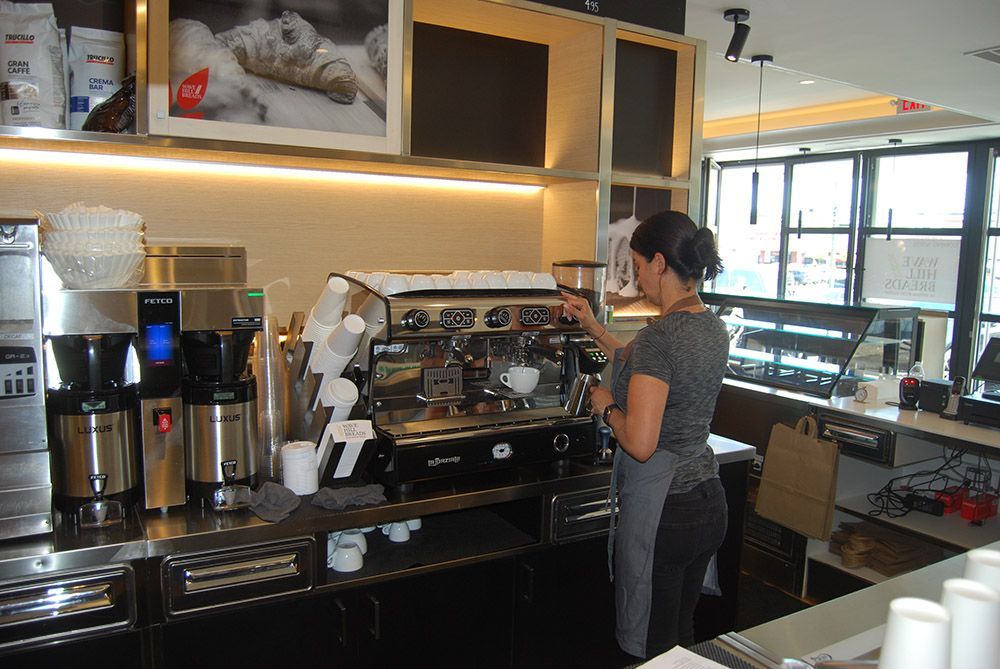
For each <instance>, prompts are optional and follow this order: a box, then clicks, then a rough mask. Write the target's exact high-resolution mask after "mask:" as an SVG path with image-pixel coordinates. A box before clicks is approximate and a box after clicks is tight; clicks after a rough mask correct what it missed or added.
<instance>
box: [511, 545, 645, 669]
mask: <svg viewBox="0 0 1000 669" xmlns="http://www.w3.org/2000/svg"><path fill="white" fill-rule="evenodd" d="M607 546H608V538H607V536H606V535H602V536H599V537H594V538H592V539H586V540H583V541H577V542H574V543H570V544H564V545H562V546H556V547H554V548H551V549H549V550H546V551H543V552H540V553H536V554H534V555H529V556H526V557H523V558H520V559H519V560H518V564H517V591H516V595H515V602H516V604H515V607H516V608H515V620H516V624H515V629H514V666H515V667H616V666H622V665H623V664H627V663H628V661H627V660H628V656H627V655H625V654H624V653H622V651H621V650H619V648H618V643H617V641H615V601H614V591H613V589H612V584H611V581H610V579H609V578H608V553H607ZM632 661H633V662H634V659H633V660H632Z"/></svg>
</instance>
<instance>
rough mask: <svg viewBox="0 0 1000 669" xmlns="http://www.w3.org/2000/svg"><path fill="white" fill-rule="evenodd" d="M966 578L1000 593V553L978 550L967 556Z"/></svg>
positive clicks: (986, 549) (984, 549)
mask: <svg viewBox="0 0 1000 669" xmlns="http://www.w3.org/2000/svg"><path fill="white" fill-rule="evenodd" d="M963 575H964V576H965V578H967V579H970V580H972V581H979V582H980V583H983V584H985V585H988V586H990V587H991V588H993V589H994V590H996V591H997V592H1000V551H995V550H990V549H988V548H976V549H973V550H971V551H969V552H968V553H966V554H965V572H964V574H963Z"/></svg>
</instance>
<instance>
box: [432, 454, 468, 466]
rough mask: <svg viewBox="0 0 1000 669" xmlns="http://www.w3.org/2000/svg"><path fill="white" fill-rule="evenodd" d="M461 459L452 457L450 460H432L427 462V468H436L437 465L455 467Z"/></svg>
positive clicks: (456, 456)
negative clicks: (451, 465)
mask: <svg viewBox="0 0 1000 669" xmlns="http://www.w3.org/2000/svg"><path fill="white" fill-rule="evenodd" d="M461 459H462V456H461V455H453V456H451V457H450V458H434V459H433V460H428V461H427V466H428V467H437V466H438V465H447V464H454V465H457V464H458V463H459V461H460V460H461Z"/></svg>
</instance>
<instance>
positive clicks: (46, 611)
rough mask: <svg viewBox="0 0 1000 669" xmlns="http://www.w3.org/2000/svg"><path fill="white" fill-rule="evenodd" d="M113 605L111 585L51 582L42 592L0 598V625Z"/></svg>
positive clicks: (48, 618)
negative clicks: (51, 584) (57, 583)
mask: <svg viewBox="0 0 1000 669" xmlns="http://www.w3.org/2000/svg"><path fill="white" fill-rule="evenodd" d="M113 606H114V602H113V601H112V600H111V585H110V584H108V583H100V584H98V585H72V586H69V587H60V586H56V585H54V586H53V587H50V588H47V589H46V590H45V592H44V593H39V594H34V595H27V596H22V597H13V598H11V599H7V600H4V601H0V626H5V625H16V624H19V623H27V622H32V621H34V620H41V619H46V620H51V619H52V618H54V617H56V616H66V615H72V614H74V613H84V612H86V611H94V610H97V609H107V608H111V607H113Z"/></svg>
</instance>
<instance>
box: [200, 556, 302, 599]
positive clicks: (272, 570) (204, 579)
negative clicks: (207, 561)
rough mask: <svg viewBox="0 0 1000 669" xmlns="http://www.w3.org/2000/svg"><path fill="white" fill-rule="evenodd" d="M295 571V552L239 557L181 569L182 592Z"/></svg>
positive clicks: (247, 581)
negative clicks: (264, 556)
mask: <svg viewBox="0 0 1000 669" xmlns="http://www.w3.org/2000/svg"><path fill="white" fill-rule="evenodd" d="M298 573H299V556H298V554H297V553H290V554H288V555H277V556H275V557H271V558H261V559H258V560H243V561H242V562H231V563H229V564H224V565H217V566H214V567H204V568H200V569H185V570H184V592H197V591H199V590H207V589H208V588H218V587H222V586H225V585H243V584H247V583H257V582H259V581H266V580H268V579H272V578H280V577H282V576H295V575H297V574H298Z"/></svg>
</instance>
